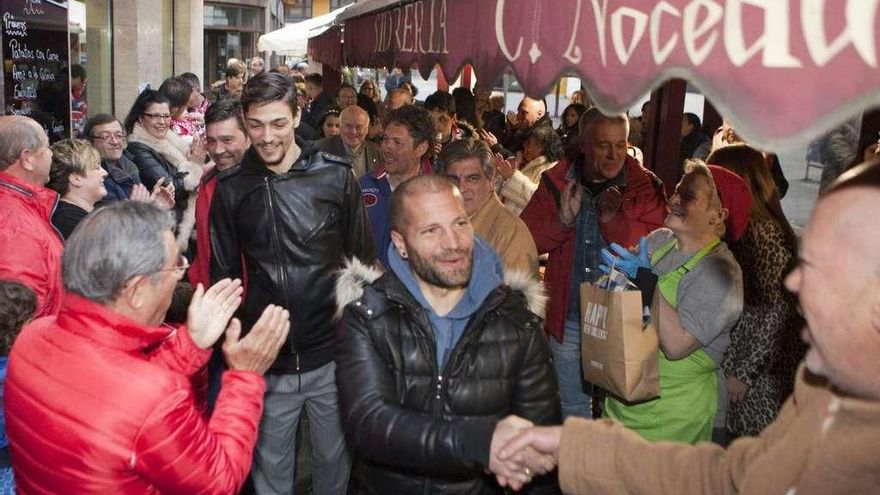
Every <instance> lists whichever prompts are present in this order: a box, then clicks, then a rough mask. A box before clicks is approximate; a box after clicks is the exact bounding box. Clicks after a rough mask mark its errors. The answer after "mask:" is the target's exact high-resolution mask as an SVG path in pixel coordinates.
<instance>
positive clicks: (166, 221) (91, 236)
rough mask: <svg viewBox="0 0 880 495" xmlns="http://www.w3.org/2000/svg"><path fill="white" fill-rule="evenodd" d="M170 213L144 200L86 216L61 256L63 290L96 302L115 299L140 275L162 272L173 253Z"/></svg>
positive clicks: (115, 206) (114, 206)
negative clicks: (168, 237)
mask: <svg viewBox="0 0 880 495" xmlns="http://www.w3.org/2000/svg"><path fill="white" fill-rule="evenodd" d="M172 229H174V219H173V218H172V217H171V214H170V213H168V212H167V211H164V210H162V209H160V208H159V207H157V206H155V205H153V204H150V203H144V202H141V201H119V202H116V203H112V204H110V205H108V206H105V207H103V208H99V209H97V210H95V211H94V212H92V213H90V214H89V215H88V216H86V217H85V218H84V219H83V221H82V222H80V224H79V225H78V226H77V228H76V229H75V230H74V231H73V235H71V236H70V239H68V240H67V246H66V247H65V248H64V254H63V255H62V258H61V270H62V271H61V276H62V279H63V280H64V288H65V289H67V290H68V291H70V292H73V293H75V294H78V295H80V296H82V297H85V298H86V299H90V300H92V301H95V302H98V303H107V302H110V301H113V300H114V299H115V298H116V296H117V295H118V293H119V290H120V289H122V287H123V285H125V283H126V282H127V281H128V280H129V279H131V278H132V277H135V276H137V275H152V274H155V273H158V271H159V270H161V269H162V267H163V266H164V265H165V263H166V261H167V258H168V256H169V254H170V253H169V252H168V249H167V247H166V243H165V237H164V235H163V234H164V232H165V231H172Z"/></svg>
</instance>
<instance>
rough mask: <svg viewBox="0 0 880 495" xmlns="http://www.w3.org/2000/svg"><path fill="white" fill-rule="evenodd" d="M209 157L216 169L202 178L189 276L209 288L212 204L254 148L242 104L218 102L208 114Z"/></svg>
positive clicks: (229, 101)
mask: <svg viewBox="0 0 880 495" xmlns="http://www.w3.org/2000/svg"><path fill="white" fill-rule="evenodd" d="M205 123H206V126H205V137H206V138H207V144H208V156H210V157H211V161H212V162H213V163H214V166H213V167H212V168H211V169H209V170H208V171H207V172H205V174H204V175H203V176H202V181H201V183H200V184H199V192H198V196H196V232H197V235H196V257H195V259H194V260H193V263H192V267H191V268H190V270H189V272H188V275H189V281H190V282H191V283H192V284H193V286H195V285H196V284H198V283H201V284H203V285H208V282H209V281H210V279H211V277H210V275H211V233H210V218H209V215H210V211H211V200H212V199H213V197H214V191H215V190H216V189H217V181H218V180H219V178H220V177H225V176H227V175H230V174H233V173H235V171H236V167H237V166H238V164H239V163H241V159H242V158H243V157H244V153H245V151H247V149H248V147H249V146H250V145H251V140H250V139H248V137H247V134H245V132H244V122H243V121H242V117H241V103H240V102H239V101H238V100H234V99H232V98H225V99H222V100H219V101H217V102H216V103H214V104H213V105H211V106H210V107H208V111H207V112H206V113H205Z"/></svg>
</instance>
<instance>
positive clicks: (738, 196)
mask: <svg viewBox="0 0 880 495" xmlns="http://www.w3.org/2000/svg"><path fill="white" fill-rule="evenodd" d="M709 170H710V171H711V172H712V179H713V180H714V181H715V188H716V189H717V190H718V196H720V197H721V204H722V205H723V206H724V208H727V212H728V213H727V220H726V221H725V222H724V223H725V226H726V227H727V232H726V233H725V236H724V237H725V239H726V240H730V241H736V240H738V239H739V238H740V237H742V235H743V234H744V233H745V231H746V227H748V225H749V213H750V212H751V210H752V194H751V193H750V192H749V188H748V187H747V186H746V183H745V181H743V180H742V178H741V177H740V176H738V175H736V174H735V173H733V172H731V171H730V170H727V169H725V168H721V167H719V166H717V165H709Z"/></svg>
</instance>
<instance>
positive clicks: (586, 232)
mask: <svg viewBox="0 0 880 495" xmlns="http://www.w3.org/2000/svg"><path fill="white" fill-rule="evenodd" d="M628 133H629V119H627V117H626V115H617V116H606V115H603V114H602V113H601V112H600V111H599V110H598V109H597V108H595V107H594V108H591V109H590V110H587V111H586V112H584V114H583V115H582V116H581V120H580V123H579V138H580V147H581V152H582V154H580V155H579V156H576V157H574V158H571V159H566V160H564V161H560V162H559V164H558V165H556V166H555V167H553V168H552V169H550V170H548V171H547V172H544V175H543V176H542V178H541V183H540V184H539V185H538V189H537V191H535V194H534V195H533V196H532V199H531V200H530V201H529V204H528V205H527V206H526V208H525V210H523V212H522V213H521V214H520V218H522V219H523V221H525V222H526V225H528V226H529V230H530V231H531V232H532V237H533V238H534V240H535V244H536V245H537V247H538V253H541V254H543V253H549V257H548V259H547V272H546V277H547V278H546V282H547V286H548V287H550V307H549V309H548V310H547V320H546V323H545V325H544V328H545V330H546V331H547V333H548V334H549V335H551V336H552V337H553V338H552V339H550V349H551V350H552V351H553V355H554V358H555V359H554V364H555V365H556V374H557V378H558V379H559V388H560V392H561V395H562V414H563V416H571V415H575V416H582V417H589V416H590V394H589V392H590V387H589V384H586V383H584V381H583V379H582V378H581V377H582V373H581V338H580V335H581V334H580V326H579V323H578V320H579V319H580V305H579V303H578V296H577V295H578V288H579V287H580V284H581V282H594V281H595V280H596V279H597V278H598V277H599V275H600V274H601V273H600V272H599V270H598V267H599V263H600V261H601V260H600V258H599V252H600V250H601V248H602V247H604V246H605V245H606V244H607V243H611V242H616V243H617V244H620V245H621V246H627V247H628V246H632V245H634V244H636V243H637V242H638V240H639V238H640V237H642V236H645V235H647V234H648V233H649V232H651V231H652V230H654V229H656V228H658V227H660V226H661V225H663V220H664V218H665V216H666V197H665V194H664V191H663V184H662V183H661V182H660V179H658V178H657V176H655V175H654V174H653V173H651V172H650V171H648V170H647V169H645V168H644V167H642V166H641V165H640V164H639V162H637V161H636V160H635V159H634V158H632V157H630V156H629V155H627V153H626V147H627V142H626V138H627V134H628Z"/></svg>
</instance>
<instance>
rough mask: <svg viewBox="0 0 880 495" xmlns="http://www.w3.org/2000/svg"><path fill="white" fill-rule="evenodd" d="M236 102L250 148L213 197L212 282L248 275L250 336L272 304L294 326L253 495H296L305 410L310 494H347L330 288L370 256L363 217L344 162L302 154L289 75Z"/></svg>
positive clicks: (267, 79) (275, 386)
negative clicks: (349, 262)
mask: <svg viewBox="0 0 880 495" xmlns="http://www.w3.org/2000/svg"><path fill="white" fill-rule="evenodd" d="M241 104H242V110H243V115H244V122H245V132H246V133H247V135H248V137H249V138H250V140H251V147H250V148H249V149H248V150H247V152H246V153H245V155H244V158H243V159H242V162H241V166H240V167H239V170H238V171H237V172H236V173H234V174H230V175H229V176H227V177H224V178H222V179H221V180H220V181H219V182H218V184H217V189H216V191H215V192H214V199H213V201H212V203H211V249H212V252H211V278H212V279H213V280H217V279H221V278H226V277H230V276H233V277H241V276H243V275H244V276H246V280H247V287H246V292H247V299H246V300H245V303H244V305H243V310H242V312H241V314H242V322H243V326H244V328H245V329H247V328H248V327H249V326H250V325H251V324H252V322H253V321H255V319H256V316H257V315H259V314H260V312H261V311H262V310H263V308H264V307H265V306H267V305H269V304H277V305H280V306H282V307H285V308H290V309H291V310H292V314H291V320H292V326H293V328H295V330H294V331H293V332H291V333H290V336H289V338H288V341H287V343H286V345H285V346H284V349H283V351H282V352H281V353H280V354H279V356H278V359H277V360H276V361H275V363H274V364H273V366H272V368H271V369H270V370H269V374H268V375H267V376H266V387H267V392H266V396H265V402H266V410H265V413H264V415H263V420H262V422H261V423H260V439H259V441H258V443H257V448H256V452H255V454H254V469H253V473H252V474H253V480H254V485H255V487H256V489H257V492H258V493H291V491H292V489H293V486H294V478H295V468H296V450H295V449H296V446H297V441H296V434H297V427H298V426H299V419H300V414H301V412H302V410H303V408H304V407H305V408H308V415H309V426H310V428H311V440H312V442H311V443H312V457H311V459H312V473H313V474H312V480H313V491H314V493H321V494H330V495H332V494H343V493H345V491H346V488H347V486H348V475H349V468H350V459H349V456H348V452H347V450H346V445H345V440H344V438H343V433H342V427H341V424H340V422H339V412H338V403H337V394H336V380H335V378H334V369H335V365H334V363H333V354H334V334H335V326H334V324H333V322H332V321H331V320H332V315H333V309H334V306H335V302H336V299H335V297H334V293H333V289H334V286H335V283H336V275H337V272H338V271H339V270H340V269H341V268H342V267H343V266H344V261H345V259H346V258H350V257H353V256H356V257H358V258H361V259H364V260H368V261H367V262H371V261H372V260H373V259H374V257H375V255H374V252H373V242H372V239H371V238H370V229H369V226H368V224H367V222H368V220H367V215H366V213H365V211H364V206H363V202H362V200H361V196H360V190H359V189H358V184H357V179H356V178H355V176H354V174H353V173H352V172H351V168H350V167H349V165H348V163H347V162H345V161H343V160H340V159H337V158H336V157H334V156H333V155H330V154H327V153H323V152H318V153H314V154H310V155H306V156H303V155H302V153H301V150H300V148H299V146H297V145H296V143H295V142H294V129H295V128H296V125H297V123H298V121H299V109H298V107H297V104H296V90H295V88H294V87H293V86H292V85H291V84H290V79H288V78H287V77H286V76H284V75H282V74H277V73H267V74H261V75H259V76H257V77H255V78H253V79H251V80H250V81H248V83H247V85H246V86H245V88H244V91H243V92H242V97H241ZM242 258H244V259H245V261H246V263H245V264H244V265H243V264H242Z"/></svg>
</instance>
